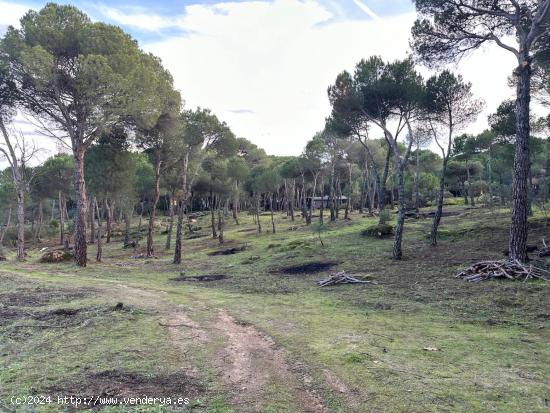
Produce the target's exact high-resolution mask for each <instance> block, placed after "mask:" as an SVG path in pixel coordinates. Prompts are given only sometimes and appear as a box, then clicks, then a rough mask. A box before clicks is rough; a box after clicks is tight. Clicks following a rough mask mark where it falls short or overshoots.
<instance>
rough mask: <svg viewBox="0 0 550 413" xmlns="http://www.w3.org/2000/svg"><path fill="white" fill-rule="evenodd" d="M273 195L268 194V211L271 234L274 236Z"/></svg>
mask: <svg viewBox="0 0 550 413" xmlns="http://www.w3.org/2000/svg"><path fill="white" fill-rule="evenodd" d="M273 196H274V195H273V194H269V210H270V211H271V228H272V229H273V233H274V234H275V232H276V231H275V219H274V217H273Z"/></svg>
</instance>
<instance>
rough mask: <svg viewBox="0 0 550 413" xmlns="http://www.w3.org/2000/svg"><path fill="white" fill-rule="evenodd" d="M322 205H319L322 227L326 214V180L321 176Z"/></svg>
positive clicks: (320, 193) (320, 192)
mask: <svg viewBox="0 0 550 413" xmlns="http://www.w3.org/2000/svg"><path fill="white" fill-rule="evenodd" d="M319 195H320V198H321V205H319V223H320V224H321V225H322V224H323V221H324V214H325V178H324V176H321V190H320V191H319Z"/></svg>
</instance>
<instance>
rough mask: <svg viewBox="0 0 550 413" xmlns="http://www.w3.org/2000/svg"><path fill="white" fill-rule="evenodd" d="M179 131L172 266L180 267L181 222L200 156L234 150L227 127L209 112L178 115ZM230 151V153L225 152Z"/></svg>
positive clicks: (199, 109) (233, 139)
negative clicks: (180, 148) (178, 165)
mask: <svg viewBox="0 0 550 413" xmlns="http://www.w3.org/2000/svg"><path fill="white" fill-rule="evenodd" d="M180 121H181V129H180V134H179V140H180V141H181V142H180V146H181V147H182V148H183V149H182V150H181V158H180V160H179V162H180V164H181V165H180V171H181V177H180V182H181V193H180V199H179V207H178V221H177V224H176V240H175V244H176V246H175V249H174V259H173V263H174V264H181V257H182V252H183V248H182V238H183V220H184V217H185V211H186V208H187V203H188V201H189V197H190V196H191V188H192V187H193V185H194V183H195V180H196V179H197V177H198V174H199V170H200V166H201V163H202V160H203V157H204V155H205V154H206V153H208V151H209V150H210V149H214V150H217V149H220V148H223V146H224V145H225V144H226V143H229V146H233V147H234V150H236V147H237V141H236V140H235V136H234V135H233V133H232V132H231V130H230V129H229V127H228V126H227V125H226V124H225V123H223V122H220V121H219V120H218V118H217V117H216V116H215V115H214V114H212V113H211V111H210V110H208V109H201V108H198V109H197V110H194V111H193V110H189V111H185V112H183V113H182V115H181V119H180ZM228 152H231V151H228ZM230 156H231V155H230Z"/></svg>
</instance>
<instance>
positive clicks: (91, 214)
mask: <svg viewBox="0 0 550 413" xmlns="http://www.w3.org/2000/svg"><path fill="white" fill-rule="evenodd" d="M94 203H95V197H94V198H93V199H90V207H89V211H88V215H89V221H90V244H94V243H95V210H96V208H95V204H94Z"/></svg>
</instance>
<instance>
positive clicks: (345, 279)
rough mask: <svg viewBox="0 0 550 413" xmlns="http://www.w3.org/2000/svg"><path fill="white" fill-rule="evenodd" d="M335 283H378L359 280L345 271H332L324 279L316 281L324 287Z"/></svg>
mask: <svg viewBox="0 0 550 413" xmlns="http://www.w3.org/2000/svg"><path fill="white" fill-rule="evenodd" d="M336 284H378V283H377V282H376V281H366V280H359V279H357V278H355V277H353V276H351V275H350V274H347V273H346V272H345V271H342V272H336V273H332V274H331V275H330V277H328V278H327V279H325V280H320V281H317V285H318V286H319V287H326V286H328V285H336Z"/></svg>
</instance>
